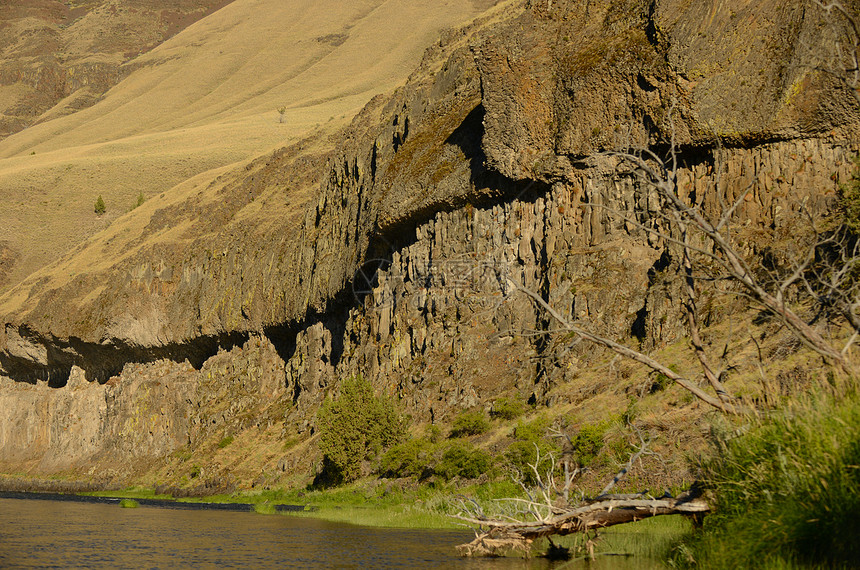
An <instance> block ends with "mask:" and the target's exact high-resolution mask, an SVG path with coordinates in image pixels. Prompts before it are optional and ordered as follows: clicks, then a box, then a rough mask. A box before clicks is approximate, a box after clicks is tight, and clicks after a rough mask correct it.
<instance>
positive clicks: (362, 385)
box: [315, 377, 406, 485]
mask: <svg viewBox="0 0 860 570" xmlns="http://www.w3.org/2000/svg"><path fill="white" fill-rule="evenodd" d="M317 427H318V428H319V434H320V438H319V448H320V451H322V452H323V470H322V472H321V473H320V475H319V476H318V478H317V480H316V481H315V484H317V485H339V484H341V483H345V482H348V481H353V480H355V479H357V478H358V477H360V476H361V464H362V462H363V461H365V460H369V459H372V458H374V457H376V456H377V455H378V454H379V453H380V452H381V451H382V450H383V449H384V448H387V447H390V446H392V445H394V444H396V443H399V442H400V441H402V440H403V439H404V437H405V435H406V429H405V425H404V420H403V418H402V417H401V416H400V414H398V413H397V410H396V409H395V407H394V403H393V402H391V401H390V400H389V399H388V398H384V397H377V396H375V395H374V394H373V388H372V387H371V386H370V383H369V382H367V381H366V380H364V379H363V378H361V377H356V378H353V379H351V380H345V381H344V382H343V384H342V385H341V389H340V397H339V398H338V399H336V400H332V399H331V398H327V399H326V401H325V402H324V403H323V405H322V407H321V408H320V410H319V413H318V414H317Z"/></svg>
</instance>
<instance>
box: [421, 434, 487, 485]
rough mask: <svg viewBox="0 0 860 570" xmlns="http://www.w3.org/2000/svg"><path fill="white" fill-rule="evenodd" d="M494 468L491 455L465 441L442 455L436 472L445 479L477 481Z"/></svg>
mask: <svg viewBox="0 0 860 570" xmlns="http://www.w3.org/2000/svg"><path fill="white" fill-rule="evenodd" d="M492 467H493V458H492V456H490V454H489V453H487V452H486V451H483V450H481V449H476V448H475V447H473V446H472V445H470V444H469V443H466V442H464V441H455V442H452V443H451V444H449V446H448V447H447V449H445V451H444V452H443V453H442V458H441V459H440V460H439V463H438V464H436V467H435V468H434V472H435V473H436V474H437V475H439V476H440V477H444V478H445V479H452V478H453V477H463V478H465V479H475V478H477V477H480V476H481V475H483V474H484V473H487V472H488V471H490V469H492Z"/></svg>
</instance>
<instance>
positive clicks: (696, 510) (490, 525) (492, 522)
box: [455, 490, 710, 556]
mask: <svg viewBox="0 0 860 570" xmlns="http://www.w3.org/2000/svg"><path fill="white" fill-rule="evenodd" d="M699 495H700V493H699V492H698V490H691V491H687V492H685V493H683V494H682V495H680V496H679V497H677V498H673V497H662V498H659V499H647V498H627V497H623V498H622V497H614V496H605V497H598V500H596V501H593V502H588V503H587V504H584V505H580V506H577V507H575V508H567V509H554V511H553V513H552V514H550V515H548V516H545V517H540V518H538V519H536V520H533V521H525V520H521V521H520V520H511V519H508V520H505V519H492V518H489V517H484V516H480V515H477V516H465V515H458V516H456V517H455V518H457V519H459V520H462V521H464V522H467V523H470V524H472V525H475V526H477V527H478V528H480V529H481V531H480V532H476V537H475V539H474V540H473V541H472V542H469V543H468V544H462V545H460V546H458V547H457V551H458V552H459V553H460V554H461V555H462V556H499V555H502V554H505V553H507V552H510V551H520V552H528V551H529V550H530V548H531V544H532V543H533V542H534V541H535V540H537V539H539V538H544V537H549V536H553V535H556V536H565V535H569V534H575V533H583V532H587V531H589V530H593V529H599V528H606V527H610V526H614V525H617V524H625V523H630V522H636V521H639V520H643V519H647V518H650V517H654V516H660V515H674V514H685V515H693V514H702V513H707V512H709V511H710V508H709V507H708V504H707V503H706V502H705V501H704V500H703V499H701V498H700V496H699Z"/></svg>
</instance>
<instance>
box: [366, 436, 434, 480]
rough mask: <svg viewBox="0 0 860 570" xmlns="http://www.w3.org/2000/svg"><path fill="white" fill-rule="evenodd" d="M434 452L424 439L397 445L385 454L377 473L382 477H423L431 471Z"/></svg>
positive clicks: (432, 447) (429, 443)
mask: <svg viewBox="0 0 860 570" xmlns="http://www.w3.org/2000/svg"><path fill="white" fill-rule="evenodd" d="M435 450H436V446H434V445H433V443H431V442H430V441H427V440H426V439H424V438H418V439H411V440H409V441H405V442H403V443H398V444H397V445H395V446H393V447H391V448H390V449H389V450H388V451H386V452H385V454H384V455H383V456H382V458H381V459H380V460H379V469H378V470H377V471H378V473H379V474H380V475H382V476H384V477H419V478H420V477H424V476H425V475H427V474H429V473H430V472H431V471H432V464H433V462H434V460H433V454H434V451H435Z"/></svg>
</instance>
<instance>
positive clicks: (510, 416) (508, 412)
mask: <svg viewBox="0 0 860 570" xmlns="http://www.w3.org/2000/svg"><path fill="white" fill-rule="evenodd" d="M525 412H526V405H525V403H523V402H521V401H519V400H514V399H513V398H498V399H496V401H495V402H493V409H492V410H490V416H491V417H494V418H499V419H500V420H508V421H510V420H515V419H517V418H518V417H520V416H521V415H523V414H524V413H525Z"/></svg>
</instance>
